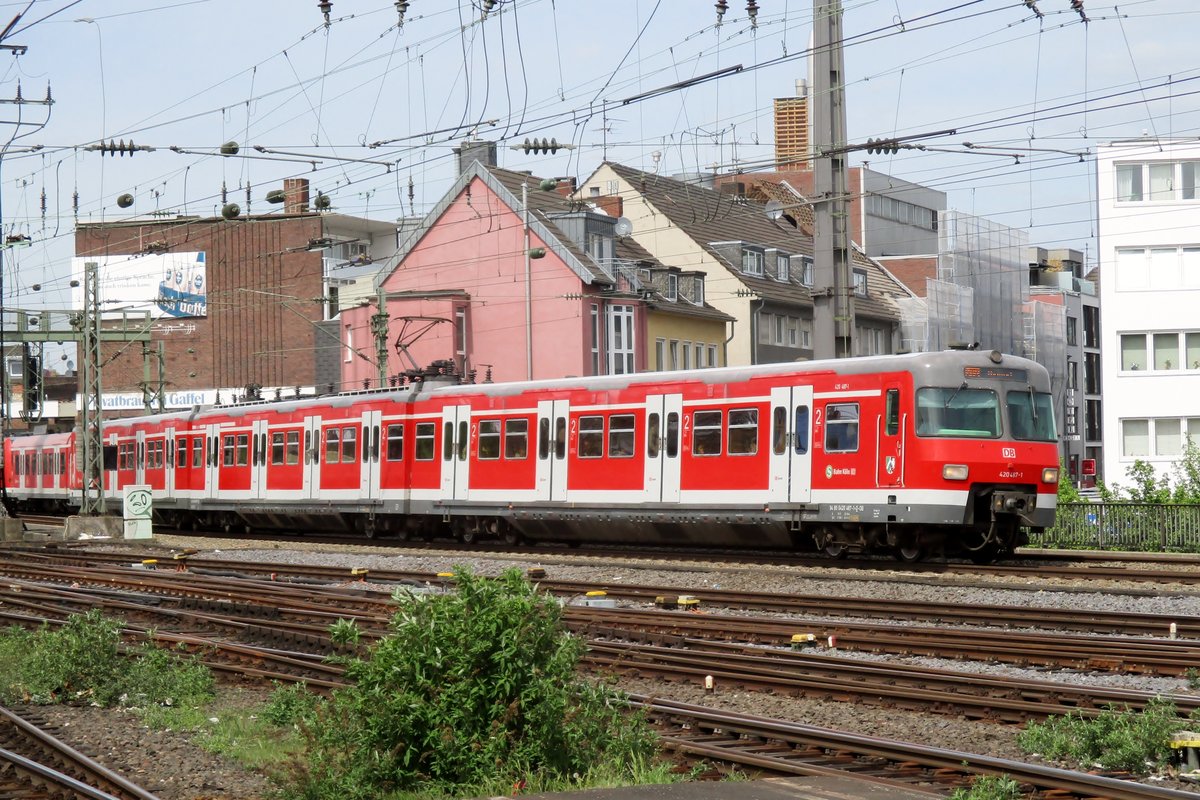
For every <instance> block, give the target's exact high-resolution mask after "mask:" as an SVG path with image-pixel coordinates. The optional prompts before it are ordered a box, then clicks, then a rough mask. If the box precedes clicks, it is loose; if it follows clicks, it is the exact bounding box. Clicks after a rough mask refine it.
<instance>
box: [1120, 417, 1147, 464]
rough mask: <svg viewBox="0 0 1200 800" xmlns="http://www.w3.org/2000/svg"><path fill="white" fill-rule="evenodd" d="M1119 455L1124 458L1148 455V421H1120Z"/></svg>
mask: <svg viewBox="0 0 1200 800" xmlns="http://www.w3.org/2000/svg"><path fill="white" fill-rule="evenodd" d="M1121 455H1122V456H1125V457H1126V458H1138V457H1141V456H1148V455H1150V420H1147V419H1126V420H1122V421H1121Z"/></svg>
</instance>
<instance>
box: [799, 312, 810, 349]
mask: <svg viewBox="0 0 1200 800" xmlns="http://www.w3.org/2000/svg"><path fill="white" fill-rule="evenodd" d="M812 334H813V323H812V320H811V319H802V320H800V346H801V347H803V348H804V349H805V350H811V349H812Z"/></svg>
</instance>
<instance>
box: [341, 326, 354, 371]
mask: <svg viewBox="0 0 1200 800" xmlns="http://www.w3.org/2000/svg"><path fill="white" fill-rule="evenodd" d="M353 360H354V332H353V331H352V330H351V329H350V326H349V325H347V326H346V354H345V355H344V356H342V361H345V362H346V363H347V364H349V363H350V362H351V361H353Z"/></svg>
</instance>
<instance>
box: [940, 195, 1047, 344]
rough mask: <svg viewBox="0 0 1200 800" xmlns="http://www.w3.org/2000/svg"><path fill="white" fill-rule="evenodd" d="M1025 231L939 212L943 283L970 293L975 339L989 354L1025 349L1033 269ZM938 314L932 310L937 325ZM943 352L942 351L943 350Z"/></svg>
mask: <svg viewBox="0 0 1200 800" xmlns="http://www.w3.org/2000/svg"><path fill="white" fill-rule="evenodd" d="M1027 240H1028V237H1027V236H1026V235H1025V232H1024V231H1021V230H1018V229H1016V228H1010V227H1008V226H1007V225H1001V224H1000V223H998V222H993V221H991V220H988V219H984V218H983V217H976V216H972V215H970V214H963V213H962V212H959V211H940V212H938V280H940V281H944V282H946V283H952V284H955V285H956V286H960V287H964V288H969V289H970V290H971V296H972V302H973V309H972V315H971V319H972V322H973V338H970V339H966V340H960V341H967V342H968V343H973V342H979V346H980V348H982V349H984V350H1000V351H1001V352H1004V353H1022V352H1024V350H1025V347H1024V345H1025V339H1026V331H1025V323H1024V311H1025V304H1026V303H1027V302H1028V301H1029V278H1028V276H1029V268H1028V265H1027V264H1026V260H1025V248H1026V244H1027ZM937 313H938V312H936V311H935V310H934V309H932V308H931V309H930V318H931V325H930V328H931V329H932V328H933V327H934V326H933V324H932V321H933V320H934V319H937ZM939 349H940V348H939Z"/></svg>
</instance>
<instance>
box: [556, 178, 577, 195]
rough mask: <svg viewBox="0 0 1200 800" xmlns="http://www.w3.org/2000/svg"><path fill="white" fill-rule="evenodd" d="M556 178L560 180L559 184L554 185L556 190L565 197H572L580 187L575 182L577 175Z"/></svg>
mask: <svg viewBox="0 0 1200 800" xmlns="http://www.w3.org/2000/svg"><path fill="white" fill-rule="evenodd" d="M555 180H556V181H558V185H557V186H555V187H554V191H556V192H558V193H559V194H561V195H562V196H563V197H570V196H571V195H573V194H574V193H575V190H576V189H577V188H579V187H578V185H577V184H576V183H575V176H573V175H572V176H571V177H569V178H555Z"/></svg>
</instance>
